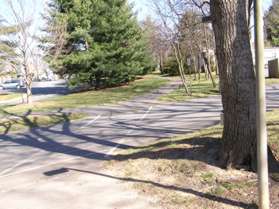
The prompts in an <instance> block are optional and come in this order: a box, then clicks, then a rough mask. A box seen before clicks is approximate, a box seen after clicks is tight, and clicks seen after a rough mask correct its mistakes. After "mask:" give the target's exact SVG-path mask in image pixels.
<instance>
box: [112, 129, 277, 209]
mask: <svg viewBox="0 0 279 209" xmlns="http://www.w3.org/2000/svg"><path fill="white" fill-rule="evenodd" d="M220 134H221V128H220V127H215V128H213V129H208V130H204V131H202V132H197V133H195V134H191V135H187V136H184V137H180V138H176V139H168V140H163V141H161V142H158V143H157V144H153V145H150V146H146V147H140V148H138V149H133V150H129V151H128V152H126V153H119V155H117V160H115V161H112V162H111V163H110V165H109V169H110V171H113V172H114V173H115V175H117V176H119V177H121V178H122V179H123V181H124V182H128V183H129V186H130V187H132V188H134V189H136V190H138V191H139V192H140V193H141V194H145V195H147V196H149V197H150V196H152V197H154V198H155V199H156V203H155V204H156V205H160V206H161V208H164V209H178V208H179V209H185V208H191V209H213V208H214V209H235V208H250V209H253V208H257V176H256V174H255V173H253V172H249V171H246V170H244V169H243V170H234V169H232V170H225V169H222V168H221V167H220V166H219V164H218V162H219V160H218V159H217V156H218V151H219V150H220ZM273 142H274V141H273ZM274 143H275V142H274ZM270 189H271V199H272V206H271V208H272V209H278V208H279V200H278V199H279V196H278V195H279V186H278V183H277V182H275V181H271V185H270Z"/></svg>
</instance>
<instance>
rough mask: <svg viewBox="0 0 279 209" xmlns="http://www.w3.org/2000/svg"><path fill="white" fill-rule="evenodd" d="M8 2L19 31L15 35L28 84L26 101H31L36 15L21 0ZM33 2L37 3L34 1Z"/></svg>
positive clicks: (19, 57) (25, 79) (25, 81)
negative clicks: (34, 21) (32, 28)
mask: <svg viewBox="0 0 279 209" xmlns="http://www.w3.org/2000/svg"><path fill="white" fill-rule="evenodd" d="M7 4H8V6H9V9H10V10H11V14H12V16H13V21H14V24H15V25H16V26H17V31H18V32H17V33H16V35H15V37H16V42H17V51H18V53H17V56H18V59H19V62H20V65H21V66H22V73H23V79H24V83H25V86H26V103H31V102H32V97H31V96H32V81H33V77H34V73H33V69H32V63H33V60H32V59H33V53H34V46H35V45H34V34H33V33H32V31H31V26H32V23H33V16H34V15H32V14H31V15H27V13H29V14H30V8H26V7H24V2H23V1H21V0H7ZM33 4H35V3H34V1H33ZM27 9H28V11H27Z"/></svg>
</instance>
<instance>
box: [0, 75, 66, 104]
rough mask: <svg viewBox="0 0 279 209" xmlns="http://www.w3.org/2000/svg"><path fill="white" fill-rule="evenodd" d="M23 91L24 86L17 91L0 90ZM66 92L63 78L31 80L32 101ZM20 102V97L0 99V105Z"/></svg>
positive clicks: (5, 91)
mask: <svg viewBox="0 0 279 209" xmlns="http://www.w3.org/2000/svg"><path fill="white" fill-rule="evenodd" d="M25 91H26V89H25V88H23V89H21V90H19V91H17V90H12V91H9V90H0V94H1V93H9V92H25ZM68 93H69V89H68V87H67V84H66V81H64V80H58V81H43V82H33V85H32V94H33V97H32V100H33V101H39V100H43V99H47V98H49V97H52V96H57V95H65V94H68ZM20 103H22V98H16V99H12V100H6V101H0V105H16V104H20Z"/></svg>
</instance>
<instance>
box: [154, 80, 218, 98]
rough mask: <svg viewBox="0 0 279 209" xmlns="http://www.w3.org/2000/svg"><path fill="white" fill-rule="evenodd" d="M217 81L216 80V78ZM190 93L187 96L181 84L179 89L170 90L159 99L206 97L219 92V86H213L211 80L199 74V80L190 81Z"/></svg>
mask: <svg viewBox="0 0 279 209" xmlns="http://www.w3.org/2000/svg"><path fill="white" fill-rule="evenodd" d="M216 81H217V80H216ZM191 90H192V95H191V96H187V95H186V94H185V89H184V88H183V87H182V86H181V87H180V88H179V89H177V90H174V91H172V92H170V93H169V94H166V95H164V96H161V97H160V98H159V100H160V101H166V102H180V101H185V100H189V99H194V98H201V97H207V96H210V95H217V94H219V87H218V85H217V87H215V88H214V87H213V85H212V82H211V80H206V79H205V78H204V76H203V75H202V76H201V80H194V81H192V87H191Z"/></svg>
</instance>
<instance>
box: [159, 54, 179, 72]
mask: <svg viewBox="0 0 279 209" xmlns="http://www.w3.org/2000/svg"><path fill="white" fill-rule="evenodd" d="M161 71H162V72H161V73H162V74H167V75H169V76H177V75H179V70H178V64H177V61H176V59H175V57H174V56H169V57H168V58H167V60H166V61H165V63H164V65H163V68H162V70H161Z"/></svg>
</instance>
